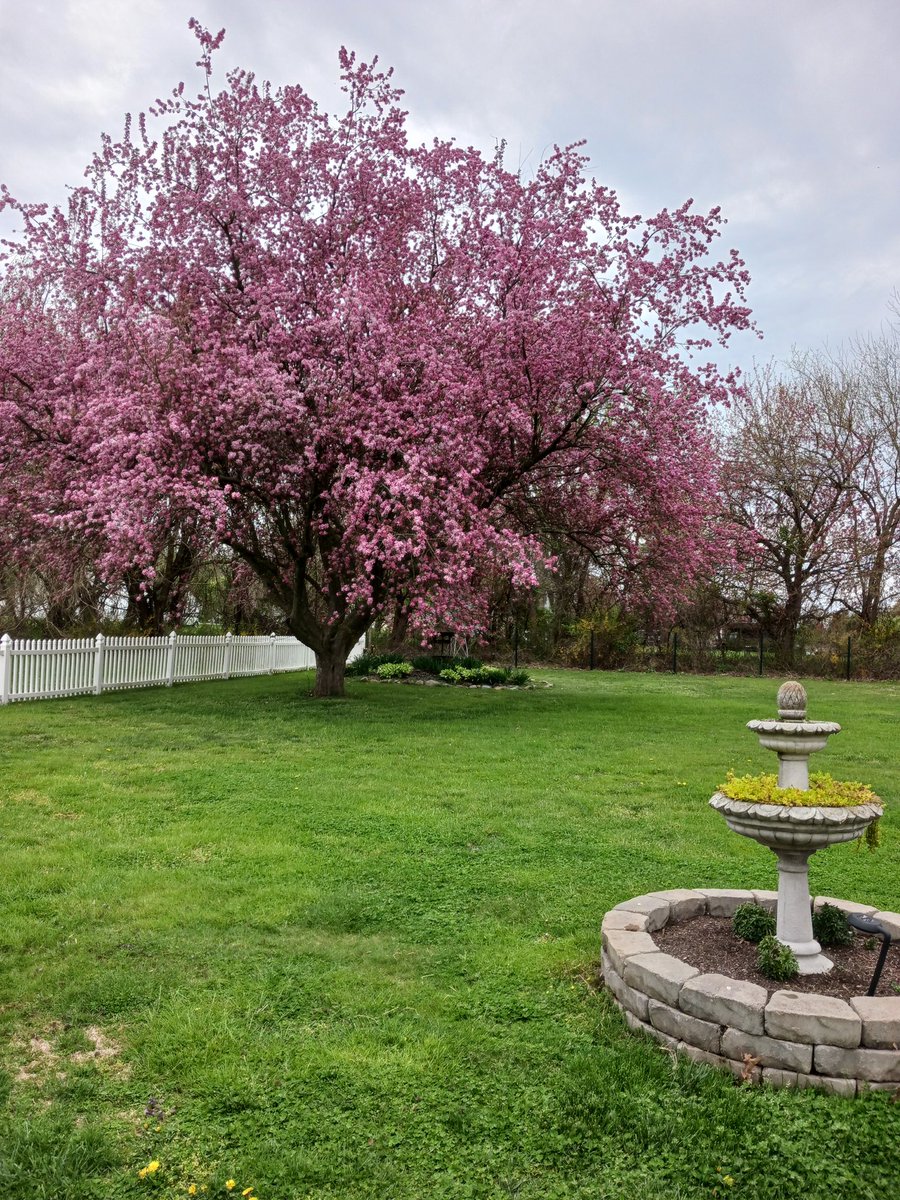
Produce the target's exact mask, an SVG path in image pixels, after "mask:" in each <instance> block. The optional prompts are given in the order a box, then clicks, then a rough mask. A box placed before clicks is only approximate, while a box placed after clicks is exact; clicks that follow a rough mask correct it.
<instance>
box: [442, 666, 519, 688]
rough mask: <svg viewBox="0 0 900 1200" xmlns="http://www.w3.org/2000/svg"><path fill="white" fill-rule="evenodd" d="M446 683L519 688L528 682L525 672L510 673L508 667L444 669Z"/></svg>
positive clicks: (443, 674)
mask: <svg viewBox="0 0 900 1200" xmlns="http://www.w3.org/2000/svg"><path fill="white" fill-rule="evenodd" d="M441 679H443V680H444V681H445V682H446V683H470V684H475V685H478V686H482V687H483V686H484V685H485V684H486V685H487V686H488V687H499V686H501V685H502V684H515V686H516V687H520V686H521V685H522V684H523V683H527V682H528V672H527V671H511V670H510V669H509V667H446V668H445V669H444V670H443V671H441Z"/></svg>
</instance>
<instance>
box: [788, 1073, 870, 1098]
mask: <svg viewBox="0 0 900 1200" xmlns="http://www.w3.org/2000/svg"><path fill="white" fill-rule="evenodd" d="M797 1087H798V1088H815V1089H816V1090H817V1091H819V1092H828V1093H829V1095H832V1096H850V1097H853V1096H855V1095H856V1080H855V1079H835V1078H834V1077H833V1076H831V1075H798V1076H797Z"/></svg>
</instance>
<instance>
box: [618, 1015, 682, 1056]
mask: <svg viewBox="0 0 900 1200" xmlns="http://www.w3.org/2000/svg"><path fill="white" fill-rule="evenodd" d="M623 1016H624V1017H625V1024H626V1025H627V1026H628V1028H629V1029H630V1030H631V1032H632V1033H646V1034H647V1035H648V1036H649V1037H652V1038H653V1040H654V1041H655V1042H659V1044H660V1045H661V1046H665V1048H666V1049H667V1050H674V1049H675V1048H676V1047H677V1045H678V1040H677V1038H673V1037H669V1035H668V1034H667V1033H663V1032H662V1030H661V1029H654V1028H653V1026H652V1025H648V1024H646V1022H644V1021H639V1020H638V1018H637V1017H636V1016H635V1015H634V1013H630V1012H628V1011H627V1010H626V1011H625V1012H624V1013H623Z"/></svg>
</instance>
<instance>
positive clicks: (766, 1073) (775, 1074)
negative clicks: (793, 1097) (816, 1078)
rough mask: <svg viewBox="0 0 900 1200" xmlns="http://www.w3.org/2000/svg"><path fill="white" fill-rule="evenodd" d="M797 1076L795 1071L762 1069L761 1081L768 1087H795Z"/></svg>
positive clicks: (774, 1068) (771, 1068) (775, 1068)
mask: <svg viewBox="0 0 900 1200" xmlns="http://www.w3.org/2000/svg"><path fill="white" fill-rule="evenodd" d="M798 1078H799V1076H798V1074H797V1072H796V1071H782V1070H780V1069H779V1068H778V1067H763V1073H762V1081H763V1083H768V1084H769V1086H770V1087H776V1088H783V1087H796V1086H797V1080H798Z"/></svg>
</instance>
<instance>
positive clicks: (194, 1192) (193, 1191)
mask: <svg viewBox="0 0 900 1200" xmlns="http://www.w3.org/2000/svg"><path fill="white" fill-rule="evenodd" d="M188 1195H189V1196H196V1195H197V1185H196V1183H192V1184H191V1186H190V1187H189V1188H188Z"/></svg>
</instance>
